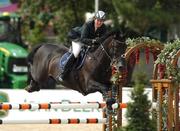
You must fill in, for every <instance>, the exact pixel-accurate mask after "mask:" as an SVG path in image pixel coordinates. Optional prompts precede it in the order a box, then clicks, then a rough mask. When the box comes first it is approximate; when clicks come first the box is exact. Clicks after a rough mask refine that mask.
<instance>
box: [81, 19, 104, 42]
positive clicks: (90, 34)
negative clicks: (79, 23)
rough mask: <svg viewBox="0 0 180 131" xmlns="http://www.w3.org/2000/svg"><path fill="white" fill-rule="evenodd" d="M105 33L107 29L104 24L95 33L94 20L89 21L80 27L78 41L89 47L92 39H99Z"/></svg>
mask: <svg viewBox="0 0 180 131" xmlns="http://www.w3.org/2000/svg"><path fill="white" fill-rule="evenodd" d="M106 32H107V28H106V26H105V24H103V25H102V26H101V27H99V28H98V29H97V30H96V31H95V28H94V20H93V21H89V22H87V23H85V24H84V25H83V27H82V32H81V38H80V41H81V42H82V43H84V44H87V45H91V44H92V41H93V39H95V38H100V37H101V36H103V35H104V34H106Z"/></svg>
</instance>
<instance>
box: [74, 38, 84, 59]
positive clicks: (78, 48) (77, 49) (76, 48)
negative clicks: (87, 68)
mask: <svg viewBox="0 0 180 131" xmlns="http://www.w3.org/2000/svg"><path fill="white" fill-rule="evenodd" d="M81 47H82V44H81V43H80V42H74V41H72V53H73V54H74V57H75V58H77V57H78V55H79V53H80V51H81Z"/></svg>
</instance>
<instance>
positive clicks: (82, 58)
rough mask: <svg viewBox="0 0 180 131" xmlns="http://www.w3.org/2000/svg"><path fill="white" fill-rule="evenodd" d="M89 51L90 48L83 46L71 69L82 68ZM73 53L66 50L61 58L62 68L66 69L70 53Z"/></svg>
mask: <svg viewBox="0 0 180 131" xmlns="http://www.w3.org/2000/svg"><path fill="white" fill-rule="evenodd" d="M87 52H88V48H83V49H82V50H81V51H80V53H79V56H78V58H77V59H76V60H75V62H74V64H73V67H72V68H71V70H79V69H81V68H82V66H83V64H84V61H85V59H86V56H87ZM71 54H72V52H66V53H65V54H64V55H63V56H62V57H61V59H60V68H61V69H64V66H65V65H66V62H67V61H68V60H69V58H70V55H71Z"/></svg>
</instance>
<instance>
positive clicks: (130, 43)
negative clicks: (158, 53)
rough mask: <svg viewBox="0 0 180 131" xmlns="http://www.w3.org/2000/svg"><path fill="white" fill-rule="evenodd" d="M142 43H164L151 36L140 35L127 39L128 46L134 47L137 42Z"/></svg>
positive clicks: (148, 44) (149, 44)
mask: <svg viewBox="0 0 180 131" xmlns="http://www.w3.org/2000/svg"><path fill="white" fill-rule="evenodd" d="M142 43H144V44H146V45H147V46H151V45H160V44H162V43H161V42H160V41H159V40H155V39H150V38H149V37H138V38H133V39H130V38H128V39H127V40H126V44H127V46H128V47H133V46H135V45H137V44H142Z"/></svg>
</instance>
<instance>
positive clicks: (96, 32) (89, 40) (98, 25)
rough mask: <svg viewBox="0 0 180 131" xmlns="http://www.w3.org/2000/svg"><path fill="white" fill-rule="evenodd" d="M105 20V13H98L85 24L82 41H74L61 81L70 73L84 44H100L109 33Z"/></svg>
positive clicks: (82, 30)
mask: <svg viewBox="0 0 180 131" xmlns="http://www.w3.org/2000/svg"><path fill="white" fill-rule="evenodd" d="M105 18H106V14H105V12H104V11H97V12H96V13H95V16H94V19H93V20H92V21H88V22H86V23H84V25H83V26H82V29H81V37H80V39H78V40H76V41H72V53H71V55H70V56H69V58H68V61H67V62H66V64H65V66H64V69H63V70H62V72H61V74H60V76H59V80H60V81H62V80H63V79H64V76H65V75H66V74H67V73H68V72H69V70H70V68H71V67H72V65H73V63H74V61H75V59H76V58H77V57H78V55H79V53H80V51H81V47H82V46H83V44H85V45H89V46H90V45H96V44H99V43H100V37H102V36H103V35H104V34H105V33H106V32H107V27H106V26H105V24H104V20H105Z"/></svg>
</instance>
